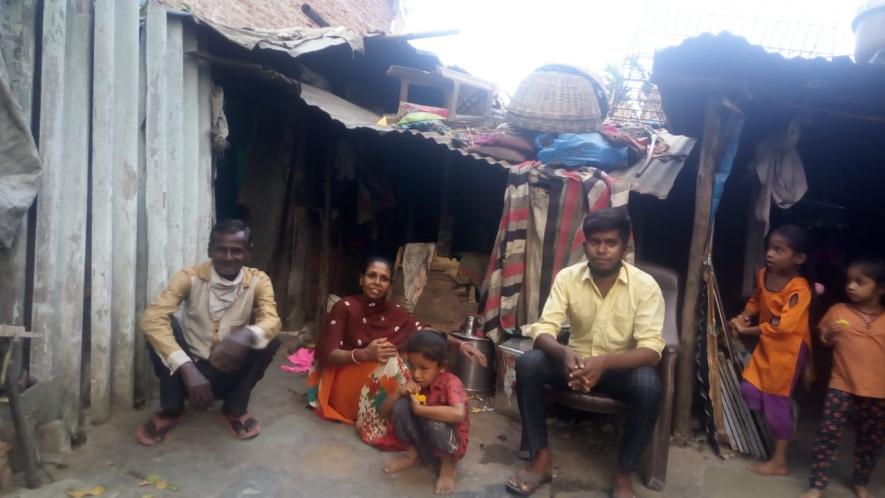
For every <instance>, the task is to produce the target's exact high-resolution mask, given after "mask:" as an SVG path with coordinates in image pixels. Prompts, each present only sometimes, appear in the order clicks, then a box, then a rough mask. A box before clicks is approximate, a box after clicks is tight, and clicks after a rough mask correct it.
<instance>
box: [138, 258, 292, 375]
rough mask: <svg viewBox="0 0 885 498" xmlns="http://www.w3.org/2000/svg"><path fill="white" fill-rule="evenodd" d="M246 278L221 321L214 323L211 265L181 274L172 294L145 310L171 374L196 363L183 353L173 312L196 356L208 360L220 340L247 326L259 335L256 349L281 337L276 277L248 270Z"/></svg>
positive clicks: (150, 334) (146, 329) (150, 336)
mask: <svg viewBox="0 0 885 498" xmlns="http://www.w3.org/2000/svg"><path fill="white" fill-rule="evenodd" d="M242 275H243V280H242V284H241V285H242V288H241V290H240V292H239V295H238V296H237V298H236V299H235V300H234V301H233V303H231V305H230V307H229V308H227V309H226V310H225V311H224V313H223V314H222V315H221V318H220V320H218V321H215V320H213V319H212V317H211V314H210V312H209V295H210V288H209V283H210V280H211V277H212V262H211V261H206V262H204V263H201V264H199V265H197V266H193V267H191V268H185V269H183V270H181V271H179V272H178V273H176V274H175V275H174V276H173V277H172V280H170V281H169V286H168V287H167V288H166V290H164V291H163V292H161V293H160V295H159V296H157V298H156V299H155V300H154V302H153V303H152V304H151V305H150V306H148V308H147V309H146V310H145V312H144V315H143V317H142V319H141V330H142V332H143V333H144V335H145V337H147V340H148V341H149V342H150V344H151V346H153V348H154V350H155V351H156V352H157V354H158V355H159V356H160V358H161V359H162V360H163V362H164V363H165V364H166V366H167V367H169V370H170V371H171V372H174V371H175V370H177V369H178V367H180V366H181V365H182V364H184V363H186V362H188V361H191V356H190V355H188V354H187V353H186V352H185V351H183V350H182V349H181V347H180V346H179V345H178V343H177V342H176V341H175V337H174V336H173V334H172V322H171V319H170V315H171V314H173V313H175V314H176V316H177V317H178V318H179V320H180V321H181V326H182V331H183V332H184V339H185V341H186V342H187V344H188V345H189V346H190V353H191V354H192V355H193V356H196V357H197V358H201V359H208V358H209V354H210V353H211V351H212V348H213V347H215V345H216V344H218V342H220V341H221V340H223V339H224V338H225V337H227V336H228V335H229V334H230V333H231V332H232V331H235V330H238V329H241V328H243V327H247V326H248V328H249V329H250V330H251V331H252V332H253V333H254V334H255V338H256V340H255V344H254V347H255V348H256V349H263V348H264V347H265V346H267V343H268V342H269V341H271V340H272V339H273V338H274V337H276V335H277V333H279V331H280V329H281V328H282V323H281V322H280V317H279V316H278V315H277V308H276V301H275V300H274V295H273V285H272V284H271V281H270V277H268V276H267V274H265V273H264V272H262V271H261V270H258V269H255V268H249V267H243V273H242ZM182 302H183V303H184V306H182V305H181V304H182Z"/></svg>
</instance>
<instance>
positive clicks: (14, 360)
mask: <svg viewBox="0 0 885 498" xmlns="http://www.w3.org/2000/svg"><path fill="white" fill-rule="evenodd" d="M22 356H23V354H22V342H21V338H20V337H19V336H16V337H14V338H13V339H12V341H11V342H10V344H9V350H8V352H7V354H6V359H5V361H4V362H3V380H4V387H5V388H6V396H7V397H8V398H9V407H10V410H11V411H12V423H13V427H15V436H16V440H17V441H16V444H18V445H19V446H20V447H21V451H22V454H23V455H24V462H23V467H24V474H25V483H26V484H27V485H28V487H29V488H31V489H34V488H38V487H40V476H39V475H38V474H37V471H38V468H37V461H38V458H37V444H36V442H35V438H34V433H33V432H32V431H31V426H30V424H28V420H27V418H26V416H25V410H24V407H22V405H21V400H20V395H21V393H20V382H19V381H20V380H21V379H22V374H23V368H22V367H23V364H24V358H23V357H22Z"/></svg>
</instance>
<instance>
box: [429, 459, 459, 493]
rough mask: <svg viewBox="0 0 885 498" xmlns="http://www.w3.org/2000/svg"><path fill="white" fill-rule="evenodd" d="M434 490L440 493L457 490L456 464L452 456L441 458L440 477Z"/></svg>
mask: <svg viewBox="0 0 885 498" xmlns="http://www.w3.org/2000/svg"><path fill="white" fill-rule="evenodd" d="M433 492H434V493H436V494H438V495H450V494H452V493H454V492H455V464H454V462H452V459H451V458H441V459H440V461H439V477H438V478H437V480H436V488H434V490H433Z"/></svg>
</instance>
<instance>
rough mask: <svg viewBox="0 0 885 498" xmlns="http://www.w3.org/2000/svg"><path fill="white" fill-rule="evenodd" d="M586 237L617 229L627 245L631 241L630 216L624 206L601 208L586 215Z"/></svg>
mask: <svg viewBox="0 0 885 498" xmlns="http://www.w3.org/2000/svg"><path fill="white" fill-rule="evenodd" d="M583 228H584V238H585V239H590V234H593V233H598V232H608V231H611V230H617V231H618V235H619V236H620V237H621V240H622V241H624V244H625V245H626V244H627V243H628V242H629V241H630V231H631V223H630V216H629V215H628V214H627V212H626V211H625V210H624V209H623V208H610V209H600V210H598V211H593V212H592V213H590V214H588V215H587V216H585V217H584V226H583Z"/></svg>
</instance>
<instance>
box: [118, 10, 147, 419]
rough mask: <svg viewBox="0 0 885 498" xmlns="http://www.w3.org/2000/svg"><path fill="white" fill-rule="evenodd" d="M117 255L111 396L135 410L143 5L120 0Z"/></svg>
mask: <svg viewBox="0 0 885 498" xmlns="http://www.w3.org/2000/svg"><path fill="white" fill-rule="evenodd" d="M114 13H115V16H116V19H115V29H114V59H115V61H116V62H115V64H114V67H115V71H116V74H115V75H114V99H115V102H116V104H115V112H116V115H115V116H114V174H113V186H114V187H113V188H114V228H113V231H114V252H113V255H114V259H113V267H114V268H113V289H114V291H113V298H114V303H113V307H112V308H111V323H112V329H111V333H112V336H111V401H112V404H113V406H118V407H121V408H123V409H126V410H131V409H132V407H133V405H134V385H135V364H134V363H135V351H136V347H135V344H136V336H139V335H141V334H140V333H139V332H138V330H137V328H136V326H135V321H136V298H135V294H136V290H135V289H136V271H135V268H136V266H137V248H136V246H137V240H138V184H139V167H138V150H139V148H138V141H139V135H140V132H141V127H140V125H141V121H139V99H138V98H135V97H134V96H135V95H138V94H139V93H140V86H139V77H140V73H141V66H140V64H133V63H132V61H137V60H138V59H139V29H138V26H139V22H140V18H139V14H140V13H139V8H138V5H135V4H134V2H116V6H115V8H114Z"/></svg>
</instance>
